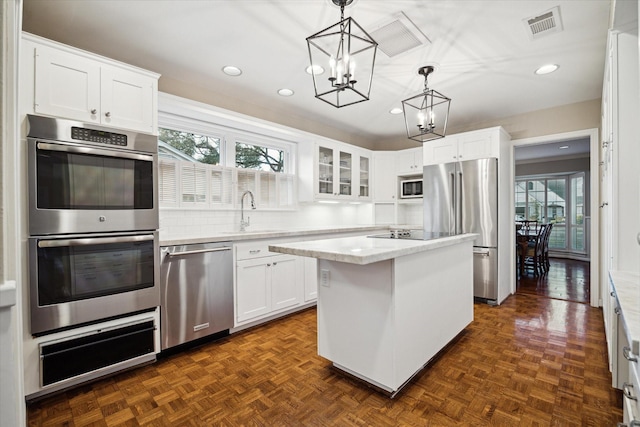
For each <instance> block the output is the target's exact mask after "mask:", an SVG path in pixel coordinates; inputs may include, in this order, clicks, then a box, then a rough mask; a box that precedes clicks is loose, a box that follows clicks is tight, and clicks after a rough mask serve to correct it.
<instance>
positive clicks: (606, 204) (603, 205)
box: [600, 202, 609, 208]
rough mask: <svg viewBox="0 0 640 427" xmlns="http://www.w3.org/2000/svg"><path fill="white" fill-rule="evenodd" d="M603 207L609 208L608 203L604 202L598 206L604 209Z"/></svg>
mask: <svg viewBox="0 0 640 427" xmlns="http://www.w3.org/2000/svg"><path fill="white" fill-rule="evenodd" d="M605 206H609V203H607V202H604V203H603V204H601V205H600V207H601V208H604V207H605Z"/></svg>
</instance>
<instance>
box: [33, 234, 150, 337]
mask: <svg viewBox="0 0 640 427" xmlns="http://www.w3.org/2000/svg"><path fill="white" fill-rule="evenodd" d="M158 265H159V242H158V232H157V231H156V232H145V233H118V234H108V235H74V236H64V237H56V238H53V237H32V238H30V239H29V282H30V284H29V287H30V314H31V334H32V335H43V334H45V333H49V332H54V331H56V330H59V329H61V328H68V327H71V326H77V325H81V324H86V323H90V322H96V321H99V320H103V319H107V318H111V317H116V316H122V315H126V314H129V313H134V312H137V311H142V310H147V309H151V308H154V307H157V306H159V305H160V290H159V283H160V281H159V268H158Z"/></svg>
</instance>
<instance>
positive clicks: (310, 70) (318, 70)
mask: <svg viewBox="0 0 640 427" xmlns="http://www.w3.org/2000/svg"><path fill="white" fill-rule="evenodd" d="M305 71H306V72H307V74H312V75H315V76H317V75H319V74H322V73H324V68H322V67H321V66H319V65H309V66H308V67H307V68H305Z"/></svg>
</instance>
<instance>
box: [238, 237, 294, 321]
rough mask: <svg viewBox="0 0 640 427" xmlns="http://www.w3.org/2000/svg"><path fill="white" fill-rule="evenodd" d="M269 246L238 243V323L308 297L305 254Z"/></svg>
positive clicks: (289, 306) (290, 306)
mask: <svg viewBox="0 0 640 427" xmlns="http://www.w3.org/2000/svg"><path fill="white" fill-rule="evenodd" d="M267 247H268V244H265V243H255V244H252V243H243V244H237V245H236V278H235V298H236V304H235V305H236V307H235V309H236V316H235V319H236V326H240V325H242V324H244V323H248V322H253V321H256V320H259V319H261V318H264V317H269V316H271V315H273V314H277V313H279V312H282V311H286V310H287V309H291V308H294V307H296V306H298V305H301V304H302V303H304V302H305V300H306V298H305V295H304V293H305V274H304V267H305V265H304V258H301V257H297V256H293V255H283V254H276V253H273V252H269V251H268V250H267V249H266V248H267ZM243 257H244V259H243Z"/></svg>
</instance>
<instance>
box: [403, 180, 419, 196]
mask: <svg viewBox="0 0 640 427" xmlns="http://www.w3.org/2000/svg"><path fill="white" fill-rule="evenodd" d="M418 197H422V179H406V180H403V181H400V198H401V199H415V198H418Z"/></svg>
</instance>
